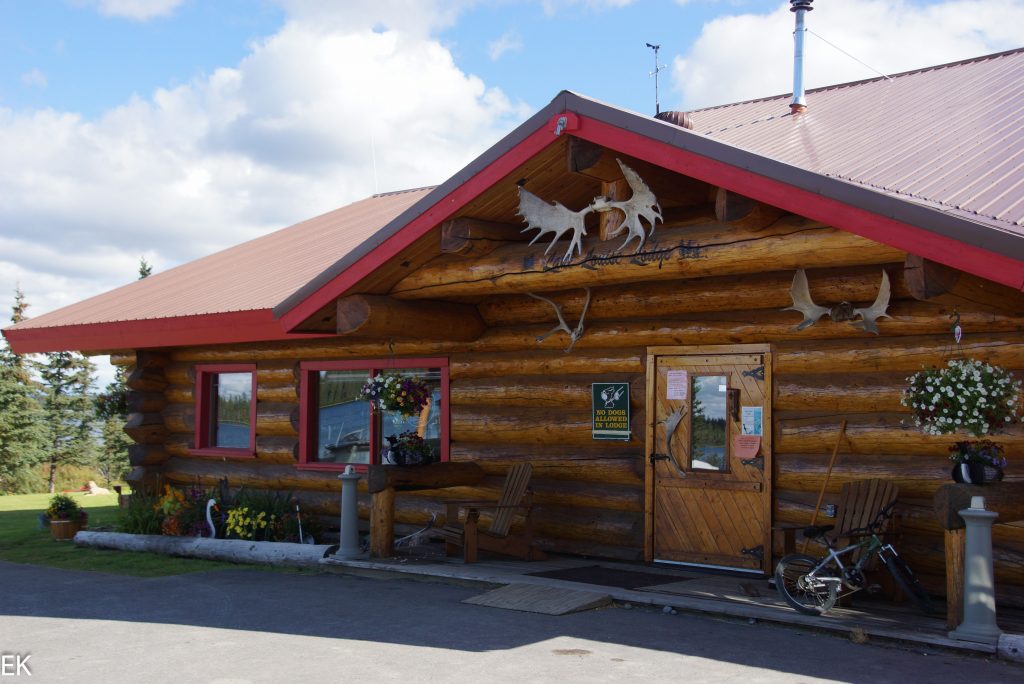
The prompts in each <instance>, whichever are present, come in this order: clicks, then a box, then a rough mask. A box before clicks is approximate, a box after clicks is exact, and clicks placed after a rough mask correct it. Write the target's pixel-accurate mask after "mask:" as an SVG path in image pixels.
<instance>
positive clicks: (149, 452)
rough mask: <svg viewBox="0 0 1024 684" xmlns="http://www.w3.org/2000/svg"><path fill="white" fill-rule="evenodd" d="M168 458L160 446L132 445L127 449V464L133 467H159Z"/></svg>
mask: <svg viewBox="0 0 1024 684" xmlns="http://www.w3.org/2000/svg"><path fill="white" fill-rule="evenodd" d="M168 458H170V455H169V454H168V453H167V452H166V451H164V448H163V445H161V444H132V445H130V446H129V447H128V463H129V464H131V465H132V466H133V467H134V466H151V465H160V464H161V463H163V462H164V461H166V460H167V459H168Z"/></svg>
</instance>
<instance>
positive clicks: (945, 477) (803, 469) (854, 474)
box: [774, 424, 952, 503]
mask: <svg viewBox="0 0 1024 684" xmlns="http://www.w3.org/2000/svg"><path fill="white" fill-rule="evenodd" d="M834 433H835V424H833V434H834ZM947 449H948V444H947ZM828 456H829V452H828V451H827V450H822V451H821V452H820V453H814V454H792V453H787V452H781V451H777V452H776V453H775V455H774V460H775V469H776V476H775V480H774V484H775V487H776V489H777V490H779V491H784V490H788V491H790V492H804V493H807V494H812V493H813V494H814V495H817V492H818V491H820V489H821V485H822V483H823V482H824V481H825V471H826V469H827V467H828ZM951 469H952V466H950V465H949V458H948V451H946V452H941V451H940V452H939V453H934V454H930V455H924V454H907V453H905V451H904V450H902V449H899V448H897V449H895V450H893V451H890V452H878V453H873V454H859V453H856V454H851V453H844V452H842V451H841V452H840V454H839V457H838V459H837V460H836V464H835V466H834V467H833V469H832V475H831V477H830V478H829V482H828V484H829V490H830V491H832V492H838V491H839V488H840V487H842V486H843V485H844V484H848V483H850V482H857V481H860V480H867V479H871V478H883V479H887V480H893V481H895V482H899V486H900V496H902V497H907V498H919V499H931V497H932V496H933V495H934V493H935V491H936V490H937V489H938V488H939V487H941V486H942V485H944V484H947V483H948V482H949V472H950V470H951ZM812 503H813V502H812Z"/></svg>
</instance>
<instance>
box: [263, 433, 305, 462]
mask: <svg viewBox="0 0 1024 684" xmlns="http://www.w3.org/2000/svg"><path fill="white" fill-rule="evenodd" d="M256 458H257V459H258V460H260V461H263V462H267V463H291V464H295V463H298V461H299V440H298V438H297V437H283V436H263V435H257V436H256Z"/></svg>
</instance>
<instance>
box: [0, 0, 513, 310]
mask: <svg viewBox="0 0 1024 684" xmlns="http://www.w3.org/2000/svg"><path fill="white" fill-rule="evenodd" d="M396 16H397V15H396ZM323 18H324V17H323V15H322V14H320V15H317V16H316V17H313V16H312V15H305V14H302V13H301V12H299V13H298V14H297V18H292V19H290V20H289V21H288V22H287V23H286V24H285V25H284V26H283V27H282V28H281V29H280V30H279V31H278V32H277V33H276V34H275V35H273V36H270V37H269V38H266V39H265V40H262V41H260V42H257V43H254V44H253V45H252V46H251V49H250V52H249V54H248V55H247V56H246V57H245V58H244V59H243V60H242V61H241V62H240V63H239V64H237V65H235V66H233V67H231V68H223V69H219V70H217V71H216V72H214V73H212V74H209V75H206V76H203V77H200V78H196V79H195V80H193V81H191V82H188V83H186V84H183V85H181V86H179V87H176V88H168V89H160V90H158V91H156V92H155V93H153V94H152V95H151V96H149V97H135V98H133V99H131V100H129V101H127V102H125V103H124V104H122V105H121V106H119V107H116V108H114V109H112V110H110V111H107V112H105V113H104V114H103V115H102V116H100V117H98V118H96V119H87V118H84V117H82V116H80V115H78V114H72V113H66V112H59V111H53V110H49V109H47V110H37V111H13V110H7V109H3V108H0V226H2V229H0V304H2V303H3V300H4V298H5V297H6V295H5V293H10V292H12V291H13V288H14V285H15V282H16V281H17V282H20V283H21V286H22V288H23V289H24V290H25V292H26V294H27V295H28V297H29V299H30V300H31V301H32V303H33V308H32V310H31V313H32V314H34V315H39V314H40V313H43V312H45V311H48V310H51V309H53V308H56V307H59V306H62V305H65V304H69V303H71V302H74V301H78V300H80V299H82V298H84V297H87V296H90V295H92V294H96V293H97V292H101V291H104V290H107V289H110V288H112V287H115V286H117V285H120V284H123V283H125V282H129V281H131V280H134V279H135V276H136V268H137V264H138V259H139V257H140V256H141V255H145V256H146V258H147V259H148V260H149V262H150V263H152V264H154V266H155V268H156V270H157V271H160V270H165V269H166V268H169V267H171V266H173V265H176V264H178V263H181V262H183V261H187V260H190V259H193V258H196V257H198V256H200V255H203V254H207V253H210V252H212V251H215V250H217V249H220V248H223V247H227V246H230V245H233V244H236V243H238V242H241V241H243V240H246V239H250V238H252V237H255V236H257V235H260V234H263V233H266V232H268V231H270V230H273V229H276V228H280V227H283V226H286V225H290V224H291V223H294V222H296V221H299V220H302V219H305V218H308V217H310V216H314V215H316V214H318V213H321V212H324V211H327V210H330V209H333V208H335V207H339V206H342V205H344V204H346V203H348V202H351V201H354V200H356V199H360V198H362V197H365V196H367V195H369V194H371V193H373V192H374V189H375V187H374V185H375V184H374V179H373V173H372V154H373V150H371V140H372V141H374V143H375V148H376V149H375V151H376V166H377V170H378V177H379V179H380V180H379V187H380V190H382V191H385V190H394V189H400V188H407V187H418V186H423V185H430V184H434V183H438V182H441V181H443V180H445V179H446V178H447V177H448V176H450V175H451V174H452V173H454V172H455V171H457V170H458V169H459V168H461V167H462V166H463V165H465V164H466V163H468V162H469V161H470V160H472V159H473V158H474V157H475V156H476V155H477V154H479V153H481V152H482V151H484V150H485V149H486V148H487V147H488V146H489V145H491V144H492V143H493V142H494V141H496V140H497V139H498V138H499V137H500V136H501V135H503V134H504V133H506V132H507V131H508V130H509V129H510V128H512V127H513V126H514V125H516V124H517V123H518V122H519V121H520V120H522V119H523V118H525V117H526V116H527V115H528V114H530V113H532V112H531V111H528V110H527V109H526V108H525V107H524V106H523V105H521V104H517V103H513V102H510V101H509V99H508V98H507V97H506V96H505V95H504V94H503V93H502V92H501V91H499V90H497V89H494V88H488V87H487V86H486V85H485V84H484V83H483V82H482V81H481V80H480V79H478V78H476V77H474V76H471V75H468V74H466V73H464V72H463V71H461V70H460V69H459V68H458V67H457V66H456V64H455V63H454V60H453V58H452V55H451V53H450V52H449V51H448V49H447V48H446V47H444V46H443V45H442V44H441V43H440V42H438V41H437V40H436V39H434V38H432V37H430V36H428V35H424V34H423V32H422V31H417V32H414V33H403V32H401V31H399V30H393V29H389V28H387V27H388V26H389V25H391V24H392V23H401V21H400V20H399V19H396V18H394V17H392V16H389V15H387V13H386V12H385V13H384V14H382V15H380V16H378V19H379V21H374V20H373V17H369V16H367V17H363V18H362V19H361V21H360V22H359V24H358V25H357V26H356V27H354V28H348V29H346V28H344V27H343V26H344V25H343V24H337V23H331V22H327V23H324V22H323ZM336 18H337V17H336ZM437 21H441V22H443V21H445V19H444V18H443V17H442V18H441V19H437Z"/></svg>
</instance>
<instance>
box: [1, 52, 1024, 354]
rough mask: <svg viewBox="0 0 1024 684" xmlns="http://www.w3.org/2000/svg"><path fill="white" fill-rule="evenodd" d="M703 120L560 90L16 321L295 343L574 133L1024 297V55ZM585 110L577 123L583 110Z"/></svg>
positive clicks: (147, 338) (50, 338)
mask: <svg viewBox="0 0 1024 684" xmlns="http://www.w3.org/2000/svg"><path fill="white" fill-rule="evenodd" d="M788 99H789V98H788V96H784V97H775V98H767V99H763V100H755V101H750V102H744V103H739V104H735V105H729V106H724V107H716V108H711V109H706V110H700V111H697V112H693V113H692V118H693V121H694V125H695V130H694V132H691V131H688V130H684V129H681V128H679V127H677V126H673V125H670V124H666V123H664V122H661V121H657V120H655V119H652V118H650V117H646V116H643V115H640V114H635V113H632V112H626V111H624V110H621V109H617V108H614V107H610V106H608V105H605V104H602V103H599V102H595V101H593V100H588V99H587V98H583V97H580V96H578V95H575V94H572V93H568V92H563V93H560V94H559V95H558V96H557V97H556V98H555V99H554V100H553V101H552V102H551V103H550V104H549V105H548V106H547V107H545V108H544V109H542V110H541V111H539V112H537V114H535V115H534V116H532V117H531V118H530V119H529V120H528V121H526V122H524V123H523V124H522V125H521V126H519V127H518V128H517V129H515V130H514V131H512V132H511V133H509V134H508V135H507V136H506V137H505V138H503V139H502V140H501V141H500V142H499V143H497V144H496V145H494V146H493V147H491V148H490V149H489V150H487V151H486V152H485V153H484V154H483V155H481V156H480V157H478V158H477V159H476V160H474V161H473V162H472V163H470V164H469V165H468V166H467V167H466V168H464V169H463V170H462V171H460V172H459V173H457V174H456V175H455V176H453V177H452V178H450V179H448V180H447V181H445V183H444V184H442V185H441V186H438V187H437V188H435V189H433V190H431V191H428V190H425V189H424V190H416V191H409V192H405V193H393V194H389V195H384V196H378V197H374V198H371V199H368V200H363V201H362V202H357V203H355V204H353V205H350V206H348V207H344V208H342V209H339V210H337V211H334V212H331V213H329V214H325V215H324V216H321V217H318V218H315V219H311V220H309V221H305V222H303V223H300V224H297V225H296V226H292V227H291V228H287V229H284V230H282V231H278V232H277V233H273V234H271V235H267V236H265V237H263V238H259V239H257V240H253V241H251V242H248V243H245V244H243V245H240V246H238V247H234V248H232V249H229V250H225V251H223V252H220V253H218V254H214V255H211V256H209V257H206V258H204V259H200V260H198V261H195V262H192V263H189V264H185V265H183V266H180V267H178V268H176V269H172V270H170V271H167V272H165V273H162V274H159V275H157V276H153V277H151V278H149V279H147V280H144V281H139V282H136V283H132V284H131V285H128V286H125V287H123V288H119V289H117V290H114V291H112V292H109V293H106V294H103V295H99V296H98V297H94V298H92V299H89V300H86V301H84V302H81V303H79V304H75V305H72V306H70V307H66V308H64V309H61V310H59V311H55V312H53V313H50V314H46V315H43V316H40V317H38V318H36V319H33V320H31V321H28V322H25V323H22V324H19V325H18V326H16V327H15V328H13V329H8V330H5V331H4V334H5V335H6V336H7V337H8V339H9V340H10V342H11V345H12V347H13V348H14V349H15V351H18V352H34V351H49V350H51V349H83V350H89V349H92V350H97V349H114V348H133V347H147V346H172V345H179V344H216V343H228V342H236V341H245V340H253V341H255V340H266V339H286V338H290V337H295V336H296V335H294V334H289V333H288V332H287V331H290V330H293V329H295V328H296V327H297V326H298V325H300V324H301V322H302V321H303V320H304V319H305V318H306V317H307V316H309V315H312V313H311V312H315V311H316V310H317V309H319V307H321V306H324V305H326V304H329V303H330V302H331V301H333V299H334V298H336V297H338V296H340V295H341V294H343V293H344V292H346V291H348V290H349V289H350V288H352V287H354V286H356V285H357V284H358V283H359V282H360V280H361V279H362V278H364V277H366V276H367V275H368V274H370V273H372V272H373V270H374V269H375V268H376V267H377V266H378V265H379V264H381V263H384V262H385V261H386V260H387V259H388V258H390V257H393V256H395V255H396V254H399V253H400V252H401V250H403V249H404V248H405V247H407V246H408V245H410V244H412V242H413V241H414V240H415V239H416V238H417V237H419V236H421V235H423V234H424V233H425V232H426V231H428V230H430V229H431V228H433V227H434V226H436V225H437V223H438V222H440V221H442V220H444V218H446V217H448V216H450V215H453V214H454V213H456V212H458V211H459V209H460V208H461V207H462V206H464V205H465V204H466V203H467V202H469V201H470V200H471V199H473V198H474V197H475V196H477V195H478V194H479V193H480V192H482V191H484V190H485V189H486V188H488V187H490V186H491V185H492V184H493V183H494V182H496V181H497V180H498V179H500V178H502V177H504V176H505V175H507V174H508V173H510V172H511V171H512V170H513V169H514V168H515V167H516V166H517V165H518V164H521V163H523V162H524V161H526V160H527V159H529V158H531V157H532V156H533V155H535V154H537V153H538V152H539V151H540V150H542V149H543V148H544V147H546V146H547V145H549V144H551V143H553V142H554V141H555V140H556V139H557V136H558V135H559V133H561V132H563V130H564V129H565V125H564V124H565V123H566V122H568V123H569V128H568V129H567V132H570V133H571V134H573V135H577V136H579V137H581V138H583V139H586V140H590V141H591V142H595V143H597V144H601V145H605V146H608V147H611V148H613V149H617V150H620V151H622V152H623V153H625V154H632V155H634V156H637V157H640V158H645V159H648V160H649V161H652V162H654V163H656V164H659V165H662V166H664V167H665V168H666V169H671V170H675V171H678V172H679V173H682V174H686V175H692V176H693V177H695V178H699V179H701V180H704V181H705V182H708V183H711V184H713V185H721V186H723V187H727V188H730V189H733V190H736V191H741V192H743V193H744V194H747V195H749V196H750V197H753V198H754V199H758V200H760V201H763V202H766V203H768V204H773V205H775V206H779V207H781V208H783V209H787V210H789V211H793V212H795V213H799V214H802V215H804V216H808V217H810V218H814V219H816V220H821V221H825V222H829V223H831V224H832V225H835V226H837V227H839V228H842V229H845V230H849V231H851V232H854V233H856V234H859V235H862V236H864V237H868V238H870V239H874V240H878V241H880V242H884V243H886V244H890V245H893V246H896V247H897V248H900V249H905V250H907V251H913V252H914V253H917V254H920V255H921V256H925V257H927V258H929V259H934V260H936V261H940V262H942V263H946V264H948V265H951V266H954V267H956V268H960V269H963V270H965V271H967V272H970V273H975V274H978V275H982V276H983V277H987V278H990V279H992V280H995V281H997V282H1001V283H1003V284H1006V285H1010V286H1013V287H1016V288H1018V289H1024V201H1022V199H1021V197H1022V188H1024V164H1022V162H1024V156H1022V155H1024V151H1022V136H1021V135H1020V134H1019V131H1020V130H1021V129H1022V126H1024V50H1017V51H1013V52H1008V53H1002V54H999V55H992V56H988V57H982V58H978V59H975V60H968V61H965V62H959V63H956V64H952V65H945V66H941V67H933V68H930V69H924V70H919V71H915V72H908V73H906V74H900V75H898V76H895V77H892V78H890V79H874V80H870V81H861V82H858V83H853V84H846V85H843V86H834V87H830V88H822V89H818V90H813V91H810V92H809V93H808V98H807V99H808V110H807V111H806V112H804V113H803V114H801V115H798V116H793V115H790V113H789V107H788ZM566 115H567V116H566Z"/></svg>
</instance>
